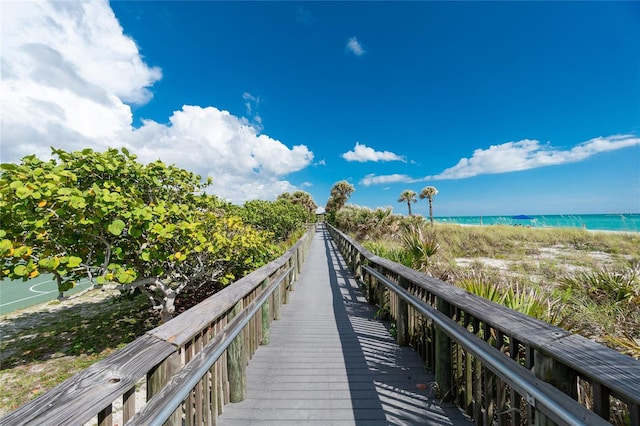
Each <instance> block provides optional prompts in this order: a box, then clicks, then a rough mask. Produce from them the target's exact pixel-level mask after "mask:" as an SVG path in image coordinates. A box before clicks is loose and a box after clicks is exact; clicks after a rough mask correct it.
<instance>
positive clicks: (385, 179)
mask: <svg viewBox="0 0 640 426" xmlns="http://www.w3.org/2000/svg"><path fill="white" fill-rule="evenodd" d="M400 182H402V183H414V182H419V180H416V179H412V178H411V177H409V176H407V175H401V174H393V175H382V176H376V175H375V174H373V173H371V174H368V175H366V176H365V177H364V178H363V179H362V180H361V181H360V183H361V184H363V185H364V186H370V185H384V184H388V183H400Z"/></svg>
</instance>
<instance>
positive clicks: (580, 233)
mask: <svg viewBox="0 0 640 426" xmlns="http://www.w3.org/2000/svg"><path fill="white" fill-rule="evenodd" d="M414 220H415V218H414ZM408 229H410V227H407V226H400V231H401V235H400V236H399V238H398V236H396V237H393V238H388V237H386V236H385V237H382V238H380V239H378V240H374V241H366V242H363V244H364V245H365V247H366V248H367V249H368V250H370V251H371V252H373V253H375V254H377V255H379V256H381V257H386V258H389V259H391V260H394V261H396V262H399V263H402V264H404V265H406V266H409V267H413V268H415V266H414V263H412V261H411V256H410V255H407V248H406V246H403V244H402V243H401V241H402V239H403V237H402V235H403V234H402V232H405V231H407V230H408ZM433 236H434V239H435V240H436V241H437V244H438V250H437V253H435V254H434V255H433V256H431V257H429V262H428V267H426V268H423V271H424V272H426V273H428V274H430V275H432V276H434V277H436V278H439V279H441V280H443V281H446V282H449V283H451V284H453V285H458V286H461V287H463V288H466V289H467V290H469V291H470V292H472V293H476V294H478V295H480V296H483V297H487V298H489V299H491V300H494V301H499V302H500V303H503V304H505V305H507V306H509V307H511V308H514V309H517V310H520V311H522V312H525V313H527V314H528V315H532V316H535V317H537V318H539V319H542V320H544V321H547V322H549V323H551V324H554V325H557V326H560V327H563V328H565V329H567V330H569V331H571V332H576V333H581V334H583V335H584V336H585V337H589V338H593V339H595V340H597V341H599V342H601V343H603V344H607V345H609V346H611V347H612V348H615V349H618V350H620V351H622V352H624V353H627V354H630V355H632V356H636V357H640V351H638V345H639V344H640V284H639V277H640V267H639V266H638V265H640V262H639V261H638V257H639V256H640V235H637V234H626V233H607V232H589V231H585V230H582V229H557V228H550V229H546V228H545V229H539V228H525V227H510V226H501V225H494V226H485V227H472V226H459V225H452V224H436V226H434V228H433ZM460 259H465V263H464V265H468V266H461V264H459V263H458V262H459V260H460ZM495 259H499V260H500V261H501V262H502V263H503V264H504V265H505V267H497V266H495V264H494V262H492V260H495ZM469 260H471V261H470V262H469ZM416 269H417V268H416Z"/></svg>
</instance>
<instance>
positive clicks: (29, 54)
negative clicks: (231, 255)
mask: <svg viewBox="0 0 640 426" xmlns="http://www.w3.org/2000/svg"><path fill="white" fill-rule="evenodd" d="M2 9H3V10H2V21H1V23H2V34H1V35H2V37H1V38H2V58H1V60H2V81H1V86H0V88H1V90H2V96H3V101H2V105H1V106H0V107H1V113H0V120H1V126H2V161H3V162H17V161H19V160H20V158H22V157H24V156H26V155H30V154H36V155H37V156H39V157H41V158H48V157H49V156H50V154H51V152H50V148H49V147H50V146H54V147H56V148H61V149H64V150H69V151H71V150H78V149H83V148H87V147H91V148H93V149H95V150H98V151H100V150H104V149H106V148H107V147H122V146H125V147H127V148H128V149H129V150H130V151H132V152H133V153H135V154H137V155H138V158H139V159H140V160H141V161H152V160H156V159H161V160H163V161H164V162H166V163H168V164H176V165H178V166H179V167H182V168H185V169H187V170H190V171H192V172H194V173H197V174H200V175H202V176H207V175H209V176H212V177H213V178H214V185H213V192H214V193H216V194H217V195H220V196H222V197H224V198H226V199H228V200H230V201H232V202H243V201H245V200H248V199H253V198H262V199H272V198H275V196H276V195H278V194H280V193H281V192H283V191H293V190H295V189H296V188H295V187H294V186H293V185H291V184H290V183H289V182H288V181H287V180H285V179H284V178H283V177H284V176H286V175H287V174H288V173H291V172H294V171H297V170H300V169H302V168H304V167H306V166H307V165H309V164H310V163H311V161H312V160H313V153H312V152H310V151H309V150H308V149H307V147H306V146H304V145H299V146H294V147H293V148H288V147H287V146H285V145H284V144H283V143H282V142H280V141H277V140H275V139H272V138H270V137H269V136H267V135H263V134H260V133H259V130H260V122H261V119H260V116H258V115H255V117H254V121H255V122H256V123H257V124H256V123H254V124H253V125H250V124H248V123H247V122H246V119H243V118H238V117H235V116H233V115H231V114H229V113H228V112H227V111H221V110H218V109H217V108H215V107H200V106H189V105H185V106H183V108H182V109H181V110H180V111H175V112H174V113H173V115H172V116H171V117H170V118H169V124H168V125H164V124H159V123H156V122H154V121H150V120H147V121H144V122H143V126H142V127H141V128H139V129H135V128H133V126H132V112H131V108H130V106H129V105H128V104H142V103H145V102H148V101H149V100H150V99H151V97H152V93H151V91H150V90H149V88H150V87H151V86H152V85H153V83H154V82H156V81H158V80H159V79H160V78H161V76H162V73H161V70H160V69H159V68H155V67H150V66H148V65H147V64H145V63H144V61H143V60H142V58H141V56H140V52H139V50H138V47H137V46H136V44H135V42H134V41H133V40H131V39H130V38H129V37H127V36H125V35H124V34H123V30H122V27H121V26H120V24H119V23H118V21H117V19H116V17H115V15H114V14H113V11H112V10H111V9H110V7H109V4H108V3H107V2H106V1H87V2H60V1H52V2H48V3H47V2H38V3H36V2H7V3H3V5H2ZM243 98H244V99H245V100H246V101H247V102H250V103H251V105H253V106H254V111H253V112H254V114H255V106H257V105H258V104H259V102H260V98H259V97H254V96H253V95H251V94H250V93H248V92H247V93H245V94H244V95H243Z"/></svg>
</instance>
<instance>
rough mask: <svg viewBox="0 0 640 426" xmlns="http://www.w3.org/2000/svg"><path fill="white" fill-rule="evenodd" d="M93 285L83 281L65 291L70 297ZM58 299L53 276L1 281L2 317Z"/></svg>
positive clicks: (0, 300) (0, 312)
mask: <svg viewBox="0 0 640 426" xmlns="http://www.w3.org/2000/svg"><path fill="white" fill-rule="evenodd" d="M90 285H91V283H90V282H89V281H88V280H82V281H80V282H78V283H77V284H76V286H75V287H74V288H72V289H71V290H69V291H65V292H64V295H65V296H69V295H71V294H74V293H78V292H79V291H82V290H86V289H87V288H89V287H90ZM57 297H58V285H57V284H56V283H55V281H54V280H53V275H40V276H39V277H36V278H34V279H31V280H29V281H13V280H6V279H5V280H2V281H0V315H5V314H8V313H9V312H13V311H16V310H18V309H24V308H27V307H29V306H33V305H37V304H40V303H45V302H49V301H51V300H54V299H56V298H57Z"/></svg>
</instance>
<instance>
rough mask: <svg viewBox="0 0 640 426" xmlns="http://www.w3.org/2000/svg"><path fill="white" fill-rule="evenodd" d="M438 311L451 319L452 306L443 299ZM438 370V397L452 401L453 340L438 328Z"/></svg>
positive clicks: (437, 304)
mask: <svg viewBox="0 0 640 426" xmlns="http://www.w3.org/2000/svg"><path fill="white" fill-rule="evenodd" d="M436 309H438V310H439V311H440V312H442V313H444V314H445V315H446V316H448V317H451V306H450V305H449V303H448V302H447V301H446V300H444V299H443V298H441V297H438V299H437V301H436ZM435 340H436V360H435V361H436V368H435V370H436V371H435V376H436V383H437V384H438V390H439V395H438V397H439V398H440V399H441V400H443V401H451V400H452V399H453V384H452V368H453V360H452V356H453V355H452V351H451V339H450V338H449V336H447V335H446V334H445V333H443V332H442V331H441V330H439V329H438V328H436V339H435Z"/></svg>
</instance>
